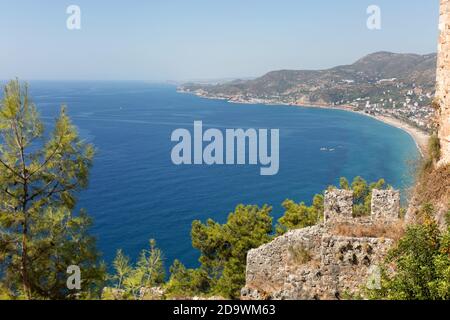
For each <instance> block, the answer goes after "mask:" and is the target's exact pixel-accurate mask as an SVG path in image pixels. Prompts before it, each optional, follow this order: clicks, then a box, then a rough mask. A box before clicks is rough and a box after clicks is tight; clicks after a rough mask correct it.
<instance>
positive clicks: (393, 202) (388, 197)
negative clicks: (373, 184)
mask: <svg viewBox="0 0 450 320" xmlns="http://www.w3.org/2000/svg"><path fill="white" fill-rule="evenodd" d="M371 212H372V216H371V217H372V219H375V220H377V219H385V220H395V219H398V215H399V212H400V191H394V190H373V191H372V203H371Z"/></svg>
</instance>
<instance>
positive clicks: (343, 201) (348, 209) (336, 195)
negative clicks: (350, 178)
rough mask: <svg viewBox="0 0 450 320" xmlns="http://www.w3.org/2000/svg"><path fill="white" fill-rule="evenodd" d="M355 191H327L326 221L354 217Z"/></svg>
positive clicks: (325, 199)
mask: <svg viewBox="0 0 450 320" xmlns="http://www.w3.org/2000/svg"><path fill="white" fill-rule="evenodd" d="M352 211H353V191H350V190H341V189H332V190H327V191H325V198H324V218H325V222H328V221H332V220H336V219H338V220H342V219H346V218H349V219H351V218H352Z"/></svg>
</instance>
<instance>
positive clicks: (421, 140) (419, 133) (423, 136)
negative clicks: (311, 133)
mask: <svg viewBox="0 0 450 320" xmlns="http://www.w3.org/2000/svg"><path fill="white" fill-rule="evenodd" d="M177 91H178V92H179V93H187V94H193V95H195V96H198V97H200V98H205V99H214V100H227V101H228V102H229V103H240V104H263V105H283V106H293V107H302V108H321V109H331V110H333V109H334V110H343V111H348V112H353V113H357V114H360V115H363V116H367V117H371V118H372V119H375V120H378V121H381V122H383V123H385V124H387V125H390V126H392V127H395V128H397V129H400V130H403V131H404V132H406V133H407V134H409V136H410V137H411V138H412V139H413V140H414V142H415V144H416V147H417V149H418V150H419V153H420V155H421V156H422V158H425V156H426V154H427V153H428V139H429V137H430V135H429V134H428V133H426V132H424V131H423V130H420V129H418V128H416V127H413V126H412V125H410V124H408V123H405V122H403V121H401V120H400V119H397V118H394V117H391V116H387V115H373V114H368V113H365V112H363V111H356V110H354V109H353V107H352V106H346V105H341V106H330V105H325V104H309V103H306V104H293V103H291V104H285V103H274V102H268V101H266V102H264V101H255V102H250V101H240V100H231V99H229V98H225V97H211V96H207V95H203V94H198V93H195V92H189V91H184V90H177Z"/></svg>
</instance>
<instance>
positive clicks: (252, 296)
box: [241, 190, 400, 300]
mask: <svg viewBox="0 0 450 320" xmlns="http://www.w3.org/2000/svg"><path fill="white" fill-rule="evenodd" d="M373 194H374V199H373V200H374V201H373V203H372V211H373V212H372V217H371V218H369V217H363V218H352V204H353V199H352V198H353V195H352V193H351V192H349V191H347V190H332V191H328V192H327V193H326V194H325V203H324V205H325V210H327V213H328V221H327V223H324V224H320V225H317V226H314V227H309V228H304V229H299V230H293V231H290V232H288V233H286V234H285V235H283V236H280V237H278V238H275V239H274V240H273V241H272V242H270V243H268V244H265V245H263V246H261V247H259V248H257V249H253V250H250V251H249V253H248V255H247V271H246V285H245V288H243V289H242V291H241V298H242V299H246V300H264V299H286V300H290V299H302V300H303V299H304V300H309V299H341V298H345V297H346V296H347V295H352V294H356V293H358V291H359V290H360V289H361V288H362V287H363V286H364V285H365V283H366V282H367V280H368V279H369V277H371V275H372V272H373V269H374V268H375V269H376V268H377V266H378V264H379V263H380V262H381V260H382V259H383V257H384V256H385V254H386V252H387V250H388V249H389V248H390V247H391V246H392V244H393V240H391V239H386V238H384V235H383V237H380V238H374V237H353V236H352V237H349V236H343V235H338V234H335V233H333V226H336V224H335V223H340V222H344V223H351V224H352V225H354V226H355V227H358V226H365V227H367V226H369V227H370V226H375V227H377V226H379V225H380V224H382V225H383V224H386V223H391V222H390V221H392V219H393V218H394V217H395V218H397V217H398V214H399V210H400V194H399V192H398V191H393V190H374V192H373ZM374 229H377V228H374Z"/></svg>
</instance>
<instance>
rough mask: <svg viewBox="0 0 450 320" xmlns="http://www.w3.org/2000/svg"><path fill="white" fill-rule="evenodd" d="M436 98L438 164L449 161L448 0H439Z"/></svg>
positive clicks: (449, 9) (449, 8)
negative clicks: (437, 104) (437, 105)
mask: <svg viewBox="0 0 450 320" xmlns="http://www.w3.org/2000/svg"><path fill="white" fill-rule="evenodd" d="M439 30H440V35H439V42H438V65H437V73H436V80H437V83H436V99H437V102H438V103H439V106H440V108H439V110H438V114H437V117H438V122H439V139H440V142H441V161H440V164H446V163H450V94H449V90H450V0H441V5H440V18H439Z"/></svg>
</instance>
